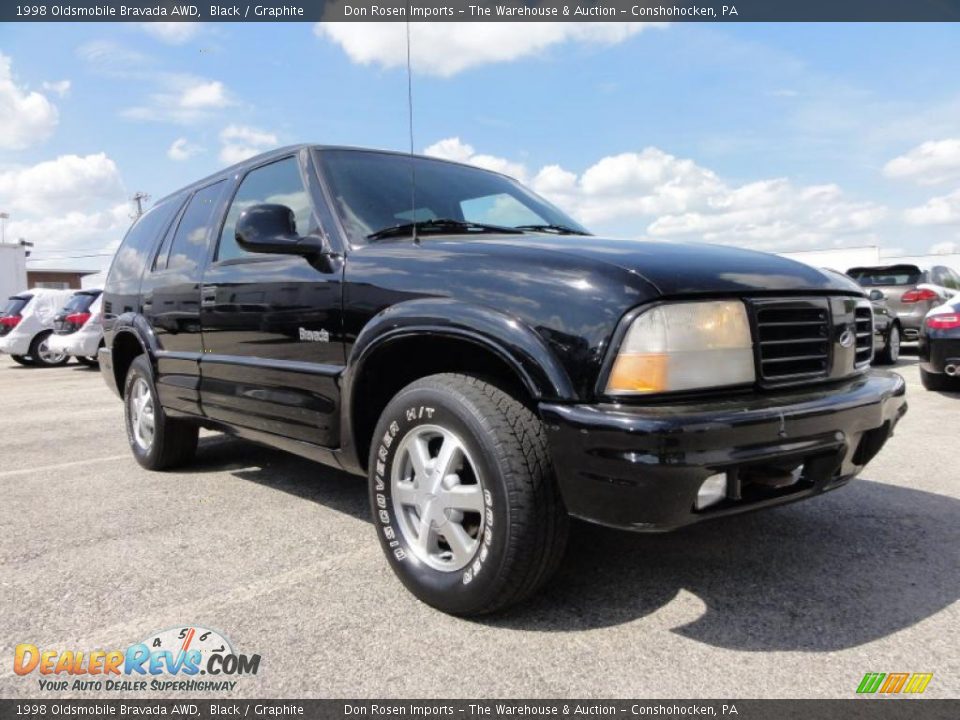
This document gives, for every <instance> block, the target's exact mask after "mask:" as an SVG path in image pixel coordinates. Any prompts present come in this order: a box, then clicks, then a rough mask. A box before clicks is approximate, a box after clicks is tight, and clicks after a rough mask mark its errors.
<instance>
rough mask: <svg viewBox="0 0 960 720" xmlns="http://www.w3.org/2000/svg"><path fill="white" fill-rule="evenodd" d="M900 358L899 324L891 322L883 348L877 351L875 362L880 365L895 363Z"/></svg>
mask: <svg viewBox="0 0 960 720" xmlns="http://www.w3.org/2000/svg"><path fill="white" fill-rule="evenodd" d="M899 359H900V325H899V324H897V323H893V324H892V325H891V326H890V332H888V333H887V340H886V342H885V343H884V344H883V349H882V350H881V351H880V352H878V353H877V362H879V363H880V364H881V365H895V364H896V362H897V360H899Z"/></svg>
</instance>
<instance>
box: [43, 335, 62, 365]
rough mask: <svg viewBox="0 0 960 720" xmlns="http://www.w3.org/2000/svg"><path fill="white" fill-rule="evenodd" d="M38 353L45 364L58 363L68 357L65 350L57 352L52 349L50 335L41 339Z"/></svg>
mask: <svg viewBox="0 0 960 720" xmlns="http://www.w3.org/2000/svg"><path fill="white" fill-rule="evenodd" d="M37 355H39V356H40V362H42V363H43V364H44V365H57V364H59V363H61V362H63V360H64V358H66V357H67V354H66V353H65V352H57V351H56V350H51V349H50V338H49V337H46V338H44V339H43V340H41V341H40V344H39V345H38V346H37Z"/></svg>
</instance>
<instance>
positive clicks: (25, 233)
mask: <svg viewBox="0 0 960 720" xmlns="http://www.w3.org/2000/svg"><path fill="white" fill-rule="evenodd" d="M125 195H126V191H125V188H124V185H123V182H122V179H121V177H120V172H119V170H118V169H117V166H116V163H114V162H113V160H111V159H110V158H109V157H108V156H107V155H105V154H104V153H98V154H94V155H86V156H78V155H62V156H60V157H58V158H56V159H54V160H48V161H45V162H41V163H37V164H36V165H30V166H23V167H16V168H10V169H7V170H4V171H0V208H3V209H4V210H6V211H8V212H9V213H10V216H11V217H10V220H9V221H8V223H7V237H8V238H11V239H15V238H21V237H22V238H24V239H26V240H29V241H30V242H32V243H34V248H33V256H32V257H31V261H32V262H31V265H32V266H33V265H35V264H36V261H39V260H42V259H43V258H45V257H48V258H53V257H58V258H62V259H61V260H58V261H56V263H55V264H57V265H61V266H62V265H69V266H77V267H91V268H96V267H100V266H101V265H102V264H103V263H105V262H107V261H109V257H106V256H104V257H92V258H74V257H72V256H76V255H97V254H98V253H104V252H108V251H109V250H111V249H112V248H114V247H116V246H117V244H118V243H119V241H120V239H121V237H122V236H123V233H124V232H125V231H126V229H127V227H129V225H130V217H129V214H130V204H129V203H128V202H127V201H126V198H125ZM51 262H53V261H51Z"/></svg>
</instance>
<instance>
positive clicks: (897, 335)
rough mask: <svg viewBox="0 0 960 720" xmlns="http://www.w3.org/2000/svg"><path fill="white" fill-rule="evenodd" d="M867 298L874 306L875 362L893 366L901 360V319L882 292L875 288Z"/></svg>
mask: <svg viewBox="0 0 960 720" xmlns="http://www.w3.org/2000/svg"><path fill="white" fill-rule="evenodd" d="M867 297H869V298H870V303H871V304H872V305H873V349H874V362H875V363H876V364H880V365H893V364H895V363H896V362H897V360H898V359H899V358H900V340H901V339H902V337H903V329H902V326H901V325H900V318H899V317H897V314H896V313H895V312H893V311H892V310H890V306H889V305H888V304H887V297H886V295H884V293H883V291H882V290H878V289H877V288H873V289H872V290H870V292H869V294H868V296H867Z"/></svg>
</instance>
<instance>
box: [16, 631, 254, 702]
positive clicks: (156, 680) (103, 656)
mask: <svg viewBox="0 0 960 720" xmlns="http://www.w3.org/2000/svg"><path fill="white" fill-rule="evenodd" d="M13 669H14V672H16V674H17V675H22V676H33V675H36V676H39V677H37V682H38V684H39V687H40V689H41V690H45V691H58V690H61V691H78V690H79V691H83V690H90V691H98V692H99V691H105V690H106V691H120V692H144V691H148V690H150V691H157V690H159V691H167V692H169V691H185V692H195V691H203V690H211V691H231V690H233V689H234V688H235V687H236V685H237V683H238V682H239V680H238V679H235V678H239V677H241V676H249V675H256V674H257V672H258V671H259V669H260V655H244V654H240V653H237V652H235V651H234V649H233V645H232V644H231V643H230V641H229V640H227V639H226V638H225V637H224V636H223V635H222V634H221V633H219V632H217V631H216V630H210V629H209V628H205V627H201V626H199V625H188V626H182V627H175V628H169V629H167V630H161V631H160V632H154V633H150V634H149V635H148V636H147V637H146V638H145V639H144V640H143V641H142V642H138V643H134V644H133V645H130V646H129V647H127V648H126V649H125V650H121V649H116V650H104V649H93V650H81V649H73V648H69V649H65V650H59V649H49V648H40V647H38V646H37V645H32V644H30V643H21V644H19V645H17V646H16V648H15V649H14V657H13Z"/></svg>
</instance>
